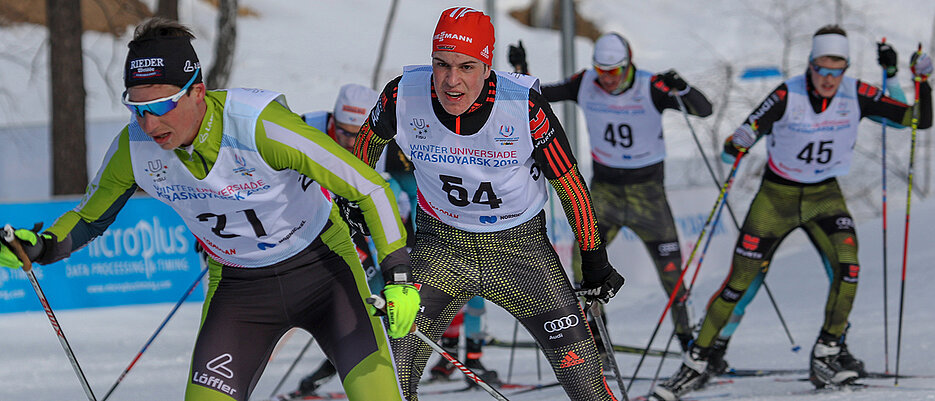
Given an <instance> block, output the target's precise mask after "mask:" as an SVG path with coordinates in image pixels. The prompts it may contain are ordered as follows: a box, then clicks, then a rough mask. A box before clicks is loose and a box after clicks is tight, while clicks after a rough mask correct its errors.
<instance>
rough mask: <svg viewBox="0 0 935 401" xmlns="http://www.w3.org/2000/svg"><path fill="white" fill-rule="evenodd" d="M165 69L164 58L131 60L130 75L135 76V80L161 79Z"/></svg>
mask: <svg viewBox="0 0 935 401" xmlns="http://www.w3.org/2000/svg"><path fill="white" fill-rule="evenodd" d="M165 67H166V65H165V60H163V59H162V57H150V58H140V59H136V60H130V73H131V74H133V78H134V79H143V78H151V77H161V76H162V75H163V73H164V70H165Z"/></svg>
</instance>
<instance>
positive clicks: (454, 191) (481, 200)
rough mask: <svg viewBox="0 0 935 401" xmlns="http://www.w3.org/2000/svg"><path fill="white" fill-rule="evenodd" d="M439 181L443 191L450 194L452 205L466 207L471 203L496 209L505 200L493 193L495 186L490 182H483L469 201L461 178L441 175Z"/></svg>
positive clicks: (449, 199) (449, 198) (449, 200)
mask: <svg viewBox="0 0 935 401" xmlns="http://www.w3.org/2000/svg"><path fill="white" fill-rule="evenodd" d="M438 179H440V180H441V181H442V191H445V192H447V193H448V202H451V204H452V205H455V206H460V207H464V206H467V205H470V204H471V203H477V204H481V205H488V206H490V208H491V209H496V208H498V207H500V204H501V203H503V200H502V199H500V198H498V197H497V194H496V193H494V192H493V185H492V184H491V183H490V181H482V182H481V183H480V185H478V186H477V189H476V190H474V195H473V196H472V197H471V198H470V200H468V190H467V188H465V187H464V186H462V182H463V181H462V180H461V177H455V176H451V175H444V174H441V175H439V176H438Z"/></svg>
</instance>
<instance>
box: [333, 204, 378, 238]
mask: <svg viewBox="0 0 935 401" xmlns="http://www.w3.org/2000/svg"><path fill="white" fill-rule="evenodd" d="M334 203H336V204H338V210H339V211H341V217H343V218H344V222H345V223H347V227H348V228H350V229H351V236H352V237H353V236H354V235H355V233H360V234H362V235H370V230H369V229H368V228H367V222H366V221H365V220H364V213H363V212H361V211H360V206H358V205H357V203H354V202H351V201H349V200H347V199H345V198H343V197H340V196H335V197H334Z"/></svg>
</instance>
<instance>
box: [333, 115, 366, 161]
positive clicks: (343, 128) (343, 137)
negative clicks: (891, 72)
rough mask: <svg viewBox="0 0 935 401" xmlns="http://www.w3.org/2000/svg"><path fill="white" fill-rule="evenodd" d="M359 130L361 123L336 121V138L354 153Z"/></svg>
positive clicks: (339, 143)
mask: <svg viewBox="0 0 935 401" xmlns="http://www.w3.org/2000/svg"><path fill="white" fill-rule="evenodd" d="M357 131H360V126H359V125H357V126H355V125H354V124H344V123H339V122H337V121H335V122H334V134H335V135H334V140H335V141H337V142H338V145H341V146H342V147H343V148H344V149H347V150H348V151H350V152H351V153H354V140H355V139H357Z"/></svg>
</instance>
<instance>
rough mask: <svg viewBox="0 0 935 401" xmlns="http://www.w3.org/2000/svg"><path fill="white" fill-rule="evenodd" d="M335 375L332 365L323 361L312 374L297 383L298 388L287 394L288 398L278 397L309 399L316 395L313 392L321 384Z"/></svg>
mask: <svg viewBox="0 0 935 401" xmlns="http://www.w3.org/2000/svg"><path fill="white" fill-rule="evenodd" d="M336 373H337V370H336V369H335V368H334V364H332V363H331V361H329V360H327V359H325V361H324V362H322V363H321V366H319V367H318V370H316V371H315V372H313V373H312V374H310V375H308V376H305V378H303V379H302V381H301V382H299V388H298V389H297V390H295V391H293V392H291V393H289V394H288V397H280V398H281V399H283V400H301V399H303V398H304V397H310V396H315V395H317V394H316V393H315V390H318V388H319V387H321V386H322V385H323V384H325V383H326V382H327V381H328V380H330V379H331V378H332V377H334V375H335V374H336Z"/></svg>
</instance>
